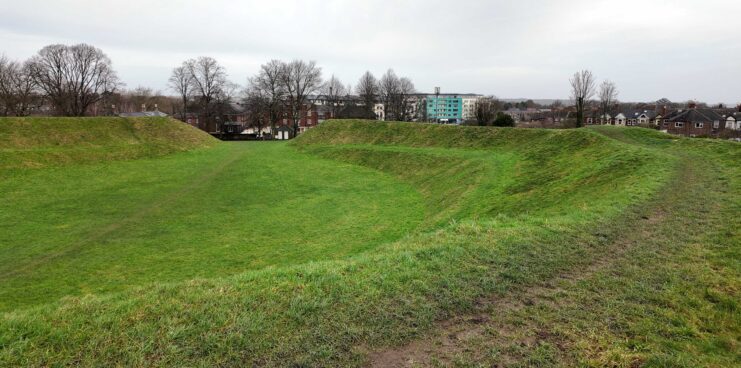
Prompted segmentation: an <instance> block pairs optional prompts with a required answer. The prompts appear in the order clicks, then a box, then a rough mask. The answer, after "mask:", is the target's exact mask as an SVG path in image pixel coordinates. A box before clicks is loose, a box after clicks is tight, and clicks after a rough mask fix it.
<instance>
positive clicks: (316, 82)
mask: <svg viewBox="0 0 741 368" xmlns="http://www.w3.org/2000/svg"><path fill="white" fill-rule="evenodd" d="M281 81H282V84H283V87H284V88H285V92H286V98H287V99H286V102H287V106H288V109H289V111H290V112H291V121H292V123H293V129H292V130H293V136H294V137H295V136H297V135H298V130H299V126H298V124H299V120H300V118H301V109H302V108H303V106H304V103H306V97H307V96H308V95H310V94H312V93H314V92H316V91H317V90H318V89H319V87H320V86H321V84H322V68H320V67H318V66H317V65H316V62H314V61H309V62H305V61H303V60H293V61H291V62H290V63H287V64H284V66H283V72H282V73H281Z"/></svg>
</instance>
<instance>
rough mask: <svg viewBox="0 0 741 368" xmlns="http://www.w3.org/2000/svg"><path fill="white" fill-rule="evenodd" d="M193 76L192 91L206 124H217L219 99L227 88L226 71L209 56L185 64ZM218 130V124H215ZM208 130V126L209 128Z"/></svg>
mask: <svg viewBox="0 0 741 368" xmlns="http://www.w3.org/2000/svg"><path fill="white" fill-rule="evenodd" d="M185 65H186V66H187V68H188V72H189V73H190V76H191V87H190V88H191V89H192V90H193V94H194V95H195V96H196V98H197V99H198V103H199V105H200V107H201V113H202V114H203V116H204V119H205V123H206V124H209V123H216V122H215V121H214V120H215V119H214V118H215V116H214V113H215V111H214V110H215V105H214V103H215V102H216V99H217V97H218V96H219V94H220V93H222V92H223V90H224V89H225V88H226V85H227V83H228V81H227V79H226V70H225V69H224V67H222V66H221V65H220V64H219V62H218V61H216V60H215V59H214V58H211V57H208V56H201V57H199V58H198V59H191V60H188V61H186V62H185ZM215 125H216V127H217V128H218V123H216V124H215ZM207 128H208V126H207Z"/></svg>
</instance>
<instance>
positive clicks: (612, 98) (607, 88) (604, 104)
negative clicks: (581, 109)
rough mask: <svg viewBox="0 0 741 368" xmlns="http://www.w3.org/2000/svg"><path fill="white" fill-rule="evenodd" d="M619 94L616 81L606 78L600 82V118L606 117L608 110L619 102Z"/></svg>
mask: <svg viewBox="0 0 741 368" xmlns="http://www.w3.org/2000/svg"><path fill="white" fill-rule="evenodd" d="M617 96H618V90H617V86H615V83H613V82H611V81H609V80H605V81H603V82H602V84H600V86H599V101H600V110H601V111H602V115H601V116H600V119H601V120H602V119H604V118H605V115H607V112H608V110H610V108H611V107H612V105H614V104H615V103H616V102H617Z"/></svg>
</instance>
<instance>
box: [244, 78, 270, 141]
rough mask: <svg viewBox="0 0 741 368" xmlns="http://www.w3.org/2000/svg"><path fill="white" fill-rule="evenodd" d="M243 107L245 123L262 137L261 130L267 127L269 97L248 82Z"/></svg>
mask: <svg viewBox="0 0 741 368" xmlns="http://www.w3.org/2000/svg"><path fill="white" fill-rule="evenodd" d="M243 101H244V106H245V111H246V112H247V116H248V117H249V121H248V122H247V123H248V124H249V126H250V127H252V128H253V129H254V130H255V131H256V132H257V136H258V137H262V131H263V129H264V128H265V127H266V126H268V125H269V120H270V97H269V96H268V95H267V93H266V92H265V91H264V90H262V89H260V88H256V86H255V85H254V84H253V83H251V80H250V82H249V83H248V87H247V89H246V90H245V97H244V100H243Z"/></svg>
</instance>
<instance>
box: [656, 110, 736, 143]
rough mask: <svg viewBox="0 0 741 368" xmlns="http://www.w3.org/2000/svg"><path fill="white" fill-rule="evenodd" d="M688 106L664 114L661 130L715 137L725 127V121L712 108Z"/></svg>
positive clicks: (693, 135) (685, 134)
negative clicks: (687, 107)
mask: <svg viewBox="0 0 741 368" xmlns="http://www.w3.org/2000/svg"><path fill="white" fill-rule="evenodd" d="M690 106H691V107H690V108H689V109H684V110H677V111H674V112H672V113H670V114H668V115H667V116H665V117H664V118H663V119H662V125H661V128H662V130H665V131H666V132H667V133H670V134H677V135H684V136H687V137H700V136H703V137H717V136H719V135H720V132H721V131H722V130H724V129H725V124H726V123H727V121H725V119H724V118H723V117H722V116H721V115H719V114H718V113H716V112H715V111H713V110H712V109H698V108H697V107H694V106H693V105H690ZM721 123H722V124H721Z"/></svg>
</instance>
